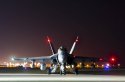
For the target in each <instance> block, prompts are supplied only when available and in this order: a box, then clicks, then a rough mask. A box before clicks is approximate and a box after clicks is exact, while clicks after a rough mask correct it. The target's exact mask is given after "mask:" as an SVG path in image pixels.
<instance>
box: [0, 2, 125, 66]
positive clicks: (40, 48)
mask: <svg viewBox="0 0 125 82" xmlns="http://www.w3.org/2000/svg"><path fill="white" fill-rule="evenodd" d="M124 4H125V2H123V1H118V0H117V1H116V0H104V1H100V0H94V1H93V0H90V1H82V0H79V1H77V0H71V1H70V0H68V1H58V0H54V1H51V0H47V1H46V0H42V1H41V0H18V1H16V0H12V1H10V0H1V1H0V59H1V61H5V60H9V58H10V57H12V56H16V57H34V56H44V55H45V56H46V55H51V51H50V48H49V45H48V43H47V39H46V36H50V37H51V39H52V42H53V43H54V46H55V48H56V50H57V49H58V47H59V46H61V45H64V46H65V47H66V48H67V49H68V51H69V50H70V48H71V46H72V44H73V42H74V40H75V38H76V36H79V42H78V44H77V45H76V48H75V51H74V55H80V56H88V57H102V58H103V57H107V58H109V57H111V56H116V57H117V58H118V60H119V62H120V63H122V64H124V62H125V60H124V58H125V55H124V54H125V51H124V50H125V37H124V35H125V32H124V30H125V28H124V27H125V23H124V22H125V6H124Z"/></svg>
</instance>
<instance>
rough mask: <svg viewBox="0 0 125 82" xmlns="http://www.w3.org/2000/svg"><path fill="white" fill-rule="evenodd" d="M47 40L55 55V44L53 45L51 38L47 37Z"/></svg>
mask: <svg viewBox="0 0 125 82" xmlns="http://www.w3.org/2000/svg"><path fill="white" fill-rule="evenodd" d="M47 40H48V43H49V46H50V48H51V51H52V54H55V50H54V47H53V44H52V43H51V40H50V38H49V37H48V36H47Z"/></svg>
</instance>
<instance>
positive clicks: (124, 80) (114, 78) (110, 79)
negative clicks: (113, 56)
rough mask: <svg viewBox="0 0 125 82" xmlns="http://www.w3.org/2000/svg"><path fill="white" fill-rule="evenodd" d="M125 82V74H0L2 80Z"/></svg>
mask: <svg viewBox="0 0 125 82" xmlns="http://www.w3.org/2000/svg"><path fill="white" fill-rule="evenodd" d="M10 81H11V82H19V81H20V82H23V81H24V82H46V81H47V82H55V81H58V82H59V81H60V82H65V81H69V82H78V81H82V82H125V76H124V75H86V74H80V75H74V74H67V75H59V74H52V75H48V74H0V82H10Z"/></svg>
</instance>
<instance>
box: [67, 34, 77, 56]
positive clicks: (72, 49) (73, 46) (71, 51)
mask: <svg viewBox="0 0 125 82" xmlns="http://www.w3.org/2000/svg"><path fill="white" fill-rule="evenodd" d="M77 42H78V36H77V38H76V40H75V42H74V43H73V45H72V48H71V50H70V52H69V54H72V53H73V51H74V49H75V46H76V43H77Z"/></svg>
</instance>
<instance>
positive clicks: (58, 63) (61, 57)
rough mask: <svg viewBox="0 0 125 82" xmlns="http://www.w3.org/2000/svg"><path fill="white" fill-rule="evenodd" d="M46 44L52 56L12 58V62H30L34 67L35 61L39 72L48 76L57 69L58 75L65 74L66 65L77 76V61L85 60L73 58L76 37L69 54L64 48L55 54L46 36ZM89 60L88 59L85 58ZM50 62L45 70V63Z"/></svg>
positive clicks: (60, 48)
mask: <svg viewBox="0 0 125 82" xmlns="http://www.w3.org/2000/svg"><path fill="white" fill-rule="evenodd" d="M47 39H48V43H49V45H50V48H51V51H52V55H50V56H41V57H26V58H15V57H14V58H12V60H17V61H18V60H19V61H31V62H32V67H34V66H35V65H34V62H35V61H40V69H41V70H47V71H48V73H49V74H51V73H55V72H56V71H57V68H58V67H59V68H60V74H66V65H70V66H71V68H72V71H73V73H75V74H78V70H77V67H76V66H77V64H76V62H77V60H79V59H80V58H82V59H83V60H84V59H85V60H86V58H84V57H81V56H79V57H75V56H73V51H74V48H75V46H76V43H77V42H78V36H77V38H76V40H75V42H74V43H73V45H72V47H71V50H70V52H68V51H67V49H66V48H64V47H63V46H61V47H59V49H58V51H57V52H55V50H54V47H53V45H52V42H51V41H50V38H49V37H48V36H47ZM87 59H90V58H87ZM47 61H51V66H50V67H49V68H48V69H47V68H46V62H47Z"/></svg>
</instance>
